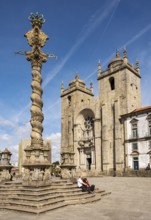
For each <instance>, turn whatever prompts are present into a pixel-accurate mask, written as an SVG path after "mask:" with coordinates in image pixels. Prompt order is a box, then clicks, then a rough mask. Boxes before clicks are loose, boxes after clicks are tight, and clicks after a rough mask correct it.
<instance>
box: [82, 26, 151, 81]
mask: <svg viewBox="0 0 151 220" xmlns="http://www.w3.org/2000/svg"><path fill="white" fill-rule="evenodd" d="M150 29H151V24H148V25H147V26H146V27H145V28H143V29H141V30H140V31H139V32H138V33H137V34H136V35H134V36H133V37H132V38H131V39H129V40H128V41H126V42H125V43H124V44H123V45H122V46H120V47H119V48H118V49H117V50H119V51H121V50H123V48H126V47H127V46H129V45H130V44H132V43H134V42H135V41H136V40H138V39H139V38H141V37H142V36H143V35H144V34H146V33H147V32H148V31H149V30H150ZM114 55H115V51H114V52H113V53H112V54H110V56H109V57H108V58H107V59H106V60H105V61H104V62H103V63H102V67H104V66H105V65H106V64H107V63H108V62H109V61H110V59H111V58H113V56H114ZM96 72H97V70H96V69H94V70H93V71H92V72H91V73H90V74H89V75H88V76H87V77H86V78H85V80H88V79H89V78H91V76H93V75H94V74H95V73H96Z"/></svg>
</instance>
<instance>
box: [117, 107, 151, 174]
mask: <svg viewBox="0 0 151 220" xmlns="http://www.w3.org/2000/svg"><path fill="white" fill-rule="evenodd" d="M121 118H122V122H123V130H124V136H125V138H124V139H125V141H124V149H125V168H126V170H128V169H130V170H144V169H145V168H146V167H147V165H148V164H151V106H147V107H144V108H138V109H135V110H134V111H132V112H130V113H128V114H125V115H122V116H121Z"/></svg>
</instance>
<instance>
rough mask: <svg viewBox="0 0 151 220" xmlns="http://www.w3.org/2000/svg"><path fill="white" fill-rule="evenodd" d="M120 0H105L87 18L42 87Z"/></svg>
mask: <svg viewBox="0 0 151 220" xmlns="http://www.w3.org/2000/svg"><path fill="white" fill-rule="evenodd" d="M119 2H120V0H113V1H111V2H109V1H107V3H106V5H105V7H104V9H103V10H102V8H101V9H100V10H97V11H96V12H95V13H94V14H93V15H92V16H91V17H90V19H89V21H88V23H87V24H86V25H85V26H84V27H83V30H82V31H81V32H80V34H79V37H78V40H77V41H76V42H75V43H74V46H72V47H71V49H70V50H69V52H68V53H67V54H66V56H65V57H64V58H63V59H62V61H61V62H60V64H59V65H57V67H55V68H54V69H53V70H52V71H51V72H50V73H48V75H47V77H46V79H45V80H44V83H43V87H45V86H46V85H47V84H48V83H49V82H50V81H51V80H52V79H53V78H54V77H55V76H56V75H57V74H58V73H59V72H60V71H61V69H62V68H63V66H64V65H65V64H66V62H67V61H68V60H69V58H70V57H71V56H72V55H73V54H74V53H75V51H76V50H77V49H78V48H79V46H80V45H81V44H82V43H83V42H84V41H85V40H86V39H87V38H88V37H89V35H90V34H91V33H92V32H93V31H94V30H95V29H96V28H97V27H98V26H99V25H100V24H101V23H102V22H103V21H104V20H105V19H106V18H107V16H108V15H110V13H111V12H112V10H113V9H114V10H115V6H116V7H117V5H118V4H119Z"/></svg>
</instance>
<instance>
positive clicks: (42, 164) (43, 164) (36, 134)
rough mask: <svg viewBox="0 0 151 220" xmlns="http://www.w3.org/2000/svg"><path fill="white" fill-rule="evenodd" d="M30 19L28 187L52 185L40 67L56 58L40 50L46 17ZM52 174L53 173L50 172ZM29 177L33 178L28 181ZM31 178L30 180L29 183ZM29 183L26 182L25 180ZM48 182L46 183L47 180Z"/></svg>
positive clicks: (26, 53)
mask: <svg viewBox="0 0 151 220" xmlns="http://www.w3.org/2000/svg"><path fill="white" fill-rule="evenodd" d="M29 20H30V22H31V24H32V30H30V31H28V32H27V33H26V34H25V37H26V38H27V40H28V44H29V45H30V46H31V47H32V49H31V51H28V52H25V55H26V59H27V60H28V61H30V62H31V66H32V83H31V87H32V94H31V101H32V105H31V109H30V111H31V120H30V123H31V127H32V131H31V135H30V136H31V145H30V146H27V147H26V149H25V152H26V159H25V161H24V163H23V166H24V168H25V169H26V170H28V171H29V172H27V173H26V174H25V175H24V178H23V179H24V180H25V182H26V184H27V185H35V186H38V183H36V184H35V181H38V182H39V185H42V184H43V185H46V184H49V179H50V178H49V177H50V176H49V174H48V170H49V168H50V161H49V154H48V151H49V150H50V149H49V148H48V146H45V145H44V144H43V138H42V132H43V126H42V122H43V119H44V116H43V112H42V107H43V101H42V93H43V90H42V87H41V83H42V76H41V68H42V64H43V63H44V62H46V61H47V58H48V57H55V56H54V55H49V54H45V53H43V52H42V51H41V47H43V46H44V45H45V42H46V40H47V39H48V36H47V35H46V34H45V33H43V32H42V31H41V27H42V24H43V23H44V22H45V20H44V17H43V15H39V14H38V13H36V14H35V15H34V14H31V15H30V16H29ZM49 173H50V172H49ZM29 174H30V176H31V179H30V178H29ZM29 179H30V181H29ZM26 180H27V181H26ZM45 180H47V183H46V181H45Z"/></svg>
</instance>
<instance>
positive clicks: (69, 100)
mask: <svg viewBox="0 0 151 220" xmlns="http://www.w3.org/2000/svg"><path fill="white" fill-rule="evenodd" d="M68 104H69V106H70V105H71V96H70V95H69V96H68Z"/></svg>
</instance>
